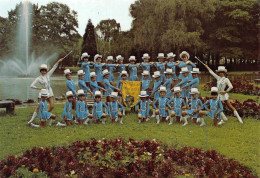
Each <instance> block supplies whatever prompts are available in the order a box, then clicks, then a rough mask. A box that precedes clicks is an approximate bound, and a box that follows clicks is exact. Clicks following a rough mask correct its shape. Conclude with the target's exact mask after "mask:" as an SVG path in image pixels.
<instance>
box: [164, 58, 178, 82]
mask: <svg viewBox="0 0 260 178" xmlns="http://www.w3.org/2000/svg"><path fill="white" fill-rule="evenodd" d="M167 68H170V69H172V72H173V75H172V79H173V80H178V78H177V75H176V62H167Z"/></svg>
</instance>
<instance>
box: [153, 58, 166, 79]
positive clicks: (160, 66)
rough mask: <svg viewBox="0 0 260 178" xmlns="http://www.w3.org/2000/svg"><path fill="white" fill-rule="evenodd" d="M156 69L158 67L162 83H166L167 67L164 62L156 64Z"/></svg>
mask: <svg viewBox="0 0 260 178" xmlns="http://www.w3.org/2000/svg"><path fill="white" fill-rule="evenodd" d="M155 67H156V70H157V71H160V74H161V81H162V82H164V81H165V75H164V71H165V65H164V63H163V62H156V64H155Z"/></svg>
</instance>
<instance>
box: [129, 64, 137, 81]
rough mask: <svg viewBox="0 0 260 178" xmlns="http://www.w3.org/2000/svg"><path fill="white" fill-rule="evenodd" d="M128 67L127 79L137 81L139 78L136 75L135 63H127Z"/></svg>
mask: <svg viewBox="0 0 260 178" xmlns="http://www.w3.org/2000/svg"><path fill="white" fill-rule="evenodd" d="M128 69H129V72H130V77H129V80H130V81H138V80H139V79H138V77H137V65H136V64H129V65H128Z"/></svg>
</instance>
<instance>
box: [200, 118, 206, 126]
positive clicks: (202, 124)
mask: <svg viewBox="0 0 260 178" xmlns="http://www.w3.org/2000/svg"><path fill="white" fill-rule="evenodd" d="M200 120H201V124H200V126H201V127H202V126H204V125H205V122H204V119H203V118H200Z"/></svg>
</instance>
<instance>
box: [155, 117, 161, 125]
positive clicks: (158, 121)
mask: <svg viewBox="0 0 260 178" xmlns="http://www.w3.org/2000/svg"><path fill="white" fill-rule="evenodd" d="M156 120H157V122H156V124H159V123H160V116H159V115H156Z"/></svg>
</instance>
